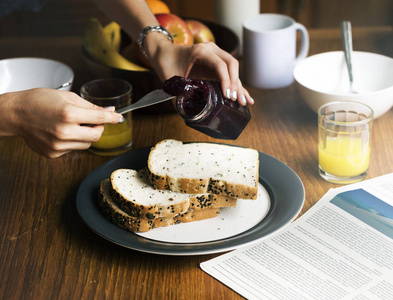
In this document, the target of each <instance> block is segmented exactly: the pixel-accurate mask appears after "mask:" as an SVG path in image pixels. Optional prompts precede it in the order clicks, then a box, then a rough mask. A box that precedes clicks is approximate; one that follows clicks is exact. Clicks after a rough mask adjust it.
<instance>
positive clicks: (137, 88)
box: [82, 19, 239, 113]
mask: <svg viewBox="0 0 393 300" xmlns="http://www.w3.org/2000/svg"><path fill="white" fill-rule="evenodd" d="M198 21H200V22H202V23H203V24H205V25H206V26H208V27H209V28H210V30H211V31H212V33H213V35H214V37H215V39H216V44H217V46H219V47H220V48H221V49H223V50H225V51H227V52H228V53H230V54H232V55H233V56H234V57H236V56H237V53H238V49H239V38H238V37H237V35H236V34H235V33H234V32H233V31H232V30H231V29H229V28H228V27H225V26H222V25H220V24H217V23H214V22H210V21H204V20H199V19H198ZM121 41H122V42H121V46H120V50H119V52H120V53H124V50H126V48H127V47H130V45H131V43H132V42H131V40H130V38H129V37H128V36H127V34H125V33H124V32H123V31H122V33H121ZM82 56H83V59H84V61H85V62H86V64H87V67H88V69H89V70H90V72H91V75H92V76H93V77H94V78H105V77H113V78H121V79H124V80H127V81H128V82H130V83H131V85H132V87H133V96H132V97H133V99H132V101H133V102H136V101H138V100H139V99H140V98H141V97H142V96H144V95H145V94H147V93H149V92H150V91H152V90H154V89H158V88H162V87H163V83H162V82H161V80H160V79H159V78H158V76H157V74H156V72H155V71H154V70H147V71H130V70H125V69H119V68H113V67H109V66H107V65H105V64H102V63H100V62H97V61H95V60H94V59H93V58H91V57H90V56H89V54H88V53H87V51H86V50H85V49H84V48H83V46H82ZM143 111H145V112H153V113H156V112H157V113H163V112H174V108H173V105H172V103H171V102H164V103H161V104H158V105H154V106H151V107H148V108H145V109H143Z"/></svg>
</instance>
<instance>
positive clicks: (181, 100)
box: [164, 76, 251, 140]
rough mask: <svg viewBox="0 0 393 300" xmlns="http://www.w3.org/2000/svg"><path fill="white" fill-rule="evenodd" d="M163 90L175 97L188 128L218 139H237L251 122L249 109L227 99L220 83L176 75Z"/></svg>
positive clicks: (167, 82) (177, 106)
mask: <svg viewBox="0 0 393 300" xmlns="http://www.w3.org/2000/svg"><path fill="white" fill-rule="evenodd" d="M164 90H165V91H166V92H167V93H169V94H172V95H174V96H176V103H175V106H176V109H177V112H178V113H179V115H180V116H181V117H182V118H183V119H184V121H185V123H186V125H187V126H189V127H192V128H194V129H196V130H198V131H200V132H202V133H204V134H207V135H208V136H211V137H213V138H216V139H227V140H235V139H237V137H238V136H239V135H240V133H241V132H242V131H243V129H244V128H245V127H246V125H247V124H248V122H249V121H250V119H251V114H250V111H249V109H248V106H242V105H240V104H239V103H238V102H237V101H232V100H230V99H227V98H226V97H224V95H223V94H222V92H221V87H220V84H219V83H218V82H215V81H208V80H201V79H190V78H184V77H180V76H174V77H172V78H170V79H168V80H167V81H165V83H164Z"/></svg>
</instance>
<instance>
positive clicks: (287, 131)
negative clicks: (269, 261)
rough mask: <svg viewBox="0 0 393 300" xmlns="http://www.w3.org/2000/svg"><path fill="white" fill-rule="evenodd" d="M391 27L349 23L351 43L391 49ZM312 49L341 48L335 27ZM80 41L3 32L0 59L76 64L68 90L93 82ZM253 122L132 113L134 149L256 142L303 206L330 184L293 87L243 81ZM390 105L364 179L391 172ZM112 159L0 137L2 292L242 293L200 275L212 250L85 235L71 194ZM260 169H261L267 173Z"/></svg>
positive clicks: (73, 295) (20, 295) (313, 122)
mask: <svg viewBox="0 0 393 300" xmlns="http://www.w3.org/2000/svg"><path fill="white" fill-rule="evenodd" d="M392 33H393V30H392V28H391V27H378V28H375V27H373V28H354V33H353V35H354V45H356V46H357V47H358V48H357V49H361V50H370V51H373V52H377V53H381V54H387V55H391V54H392V53H391V51H392V50H391V49H393V47H392V40H393V39H392V36H393V34H392ZM310 36H311V49H310V51H311V53H310V54H314V53H319V52H324V51H330V50H339V49H341V36H340V32H339V30H338V29H337V30H333V29H332V30H330V29H326V30H324V29H320V30H317V29H316V30H311V31H310ZM80 46H81V38H80V37H78V36H76V37H64V38H26V39H23V40H22V39H14V38H3V39H1V40H0V57H1V58H5V57H16V56H40V57H49V58H53V59H58V60H61V61H64V62H65V63H67V64H69V65H70V66H71V67H72V68H73V69H74V71H75V75H76V77H75V85H74V87H73V90H74V91H75V92H78V90H79V88H80V86H81V84H82V83H84V82H85V81H87V80H90V79H92V76H91V75H90V73H89V71H88V69H87V68H86V66H85V65H84V62H83V59H82V57H81V52H80ZM249 91H250V93H251V95H252V96H253V98H254V99H255V100H256V104H255V105H254V106H252V107H251V113H252V120H251V122H250V124H249V125H248V126H247V128H246V129H245V130H244V132H243V133H242V134H241V136H240V137H239V138H238V139H237V140H236V141H232V142H228V141H222V140H214V139H211V138H209V137H207V136H205V135H203V134H201V133H198V132H196V131H194V130H192V129H190V128H188V127H186V126H185V125H184V123H183V121H182V119H181V118H180V117H179V116H178V115H176V114H174V113H172V114H161V115H159V114H155V115H153V114H150V115H149V114H143V113H134V123H133V126H134V146H133V147H134V149H137V148H142V147H146V146H150V145H154V144H155V143H156V142H158V141H160V140H162V139H166V138H173V139H178V140H181V141H185V142H187V141H211V142H226V143H231V144H234V145H241V146H246V147H251V148H255V149H257V150H258V151H261V152H264V153H266V154H269V155H271V156H273V157H275V158H277V159H279V160H281V161H282V162H284V163H285V164H287V165H288V166H289V167H291V168H292V169H293V170H294V171H295V172H296V173H297V174H298V175H299V177H300V178H301V180H302V182H303V184H304V187H305V191H306V199H305V206H304V208H303V210H302V213H304V212H305V211H307V210H308V209H309V208H310V207H311V206H312V205H313V204H314V203H316V202H317V201H318V200H319V199H320V198H321V197H322V196H323V195H324V194H325V193H326V192H327V191H328V190H329V189H330V188H334V187H337V185H334V184H331V183H328V182H326V181H324V180H323V179H321V178H320V177H319V175H318V163H317V116H316V114H315V113H314V112H312V111H311V110H310V109H309V108H308V107H307V106H306V105H305V104H304V103H303V101H302V100H301V98H300V96H299V94H298V93H297V91H296V88H295V86H294V85H291V86H289V87H287V88H283V89H278V90H258V89H254V88H249ZM392 137H393V110H390V111H389V112H388V113H386V114H385V115H384V116H382V117H381V118H379V119H377V120H376V121H375V123H374V129H373V136H372V153H371V166H370V170H369V175H368V178H373V177H376V176H379V175H383V174H387V173H391V172H393V151H392V149H393V138H392ZM109 159H111V158H108V157H100V156H94V155H92V154H90V153H89V152H87V151H79V152H73V153H71V154H68V155H65V156H63V157H60V158H58V159H52V160H51V159H46V158H44V157H41V156H39V155H37V154H36V153H34V152H32V151H31V150H30V149H29V148H28V147H27V146H26V144H25V143H24V141H23V140H22V139H20V138H16V137H1V138H0V254H1V255H0V282H1V284H0V299H7V300H8V299H225V300H231V299H242V297H241V296H239V295H238V294H236V293H235V292H234V291H232V290H231V289H229V288H228V287H226V286H225V285H223V284H222V283H220V282H219V281H217V280H215V279H214V278H212V277H210V276H209V275H207V274H206V273H204V272H203V271H202V270H201V269H200V268H199V264H200V263H201V262H202V261H205V260H208V259H210V258H213V257H215V256H217V255H218V254H214V255H203V256H190V257H175V256H174V257H172V256H162V255H153V254H146V253H141V252H137V251H133V250H129V249H125V248H123V247H121V246H118V245H115V244H112V243H110V242H108V241H106V240H105V239H103V238H101V237H100V236H98V235H96V234H95V233H93V232H92V231H91V230H90V229H89V228H88V227H87V226H86V225H85V224H84V223H83V221H82V220H81V218H80V217H79V215H78V213H77V210H76V203H75V199H76V193H77V190H78V187H79V185H80V184H81V182H82V181H83V180H84V179H85V178H86V176H87V175H88V174H89V173H90V172H92V171H93V170H94V169H95V168H97V167H98V166H100V165H101V164H103V163H104V162H106V161H108V160H109ZM266 171H268V170H266Z"/></svg>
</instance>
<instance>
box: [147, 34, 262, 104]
mask: <svg viewBox="0 0 393 300" xmlns="http://www.w3.org/2000/svg"><path fill="white" fill-rule="evenodd" d="M150 61H151V62H152V64H153V67H154V69H155V70H156V72H157V73H158V75H159V76H160V78H161V80H166V79H168V78H171V77H172V76H174V75H180V76H184V77H193V78H201V79H210V80H216V81H220V82H221V89H222V92H223V94H224V95H225V96H226V97H227V98H230V99H232V100H234V101H236V100H237V101H238V102H239V103H240V104H241V105H246V104H247V103H248V104H254V100H253V99H252V98H251V96H250V94H249V93H248V91H247V90H246V89H245V88H244V87H243V85H242V83H241V82H240V79H239V62H238V61H237V60H236V59H235V58H234V57H233V56H232V55H231V54H229V53H227V52H226V51H224V50H222V49H220V48H219V47H218V46H217V45H216V44H215V43H211V42H210V43H199V44H194V45H190V46H188V45H187V46H185V45H173V44H171V43H169V42H168V41H164V42H162V43H161V44H160V45H159V47H157V48H156V50H155V51H154V54H153V55H152V56H151V57H150Z"/></svg>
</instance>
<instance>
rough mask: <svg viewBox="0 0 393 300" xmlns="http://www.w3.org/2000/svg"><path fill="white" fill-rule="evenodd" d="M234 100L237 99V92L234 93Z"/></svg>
mask: <svg viewBox="0 0 393 300" xmlns="http://www.w3.org/2000/svg"><path fill="white" fill-rule="evenodd" d="M232 98H233V99H235V100H236V99H237V92H236V91H233V92H232Z"/></svg>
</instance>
